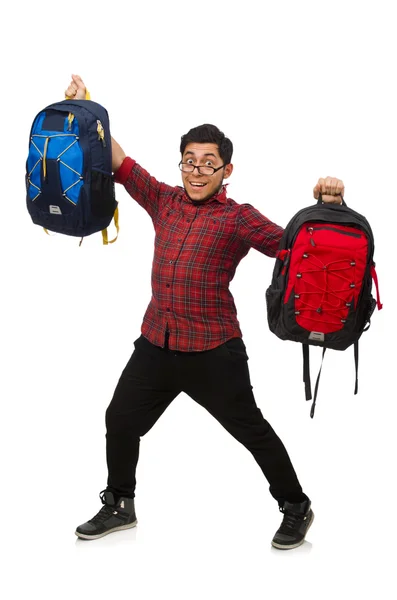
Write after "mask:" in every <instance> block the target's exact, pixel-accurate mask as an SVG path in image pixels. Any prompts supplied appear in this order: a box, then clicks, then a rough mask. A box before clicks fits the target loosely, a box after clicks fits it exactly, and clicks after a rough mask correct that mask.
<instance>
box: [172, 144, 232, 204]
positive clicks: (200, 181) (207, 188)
mask: <svg viewBox="0 0 397 600" xmlns="http://www.w3.org/2000/svg"><path fill="white" fill-rule="evenodd" d="M182 162H184V163H189V164H192V165H195V166H197V167H199V166H207V167H214V169H217V168H218V167H221V166H222V165H223V161H222V159H221V157H220V155H219V148H218V146H217V144H209V143H208V144H199V143H196V142H191V143H190V144H187V146H186V148H185V151H184V153H183V156H182ZM232 171H233V165H232V164H228V165H225V166H224V167H222V168H221V169H219V171H217V172H216V173H214V174H213V175H202V174H200V173H199V172H198V170H197V169H194V171H193V173H184V172H182V181H183V186H184V188H185V190H186V193H187V195H188V196H189V198H190V199H191V200H194V201H195V202H199V201H201V202H203V201H204V200H208V198H211V196H213V195H214V194H216V193H217V192H218V191H219V190H220V188H221V187H222V182H223V180H224V179H227V178H228V177H230V175H231V174H232Z"/></svg>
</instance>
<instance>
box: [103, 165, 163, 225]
mask: <svg viewBox="0 0 397 600" xmlns="http://www.w3.org/2000/svg"><path fill="white" fill-rule="evenodd" d="M114 181H115V182H116V183H121V184H122V185H124V187H125V189H126V190H127V192H128V193H129V194H130V196H131V197H132V198H133V199H134V200H136V201H137V202H138V204H140V205H141V206H142V207H143V208H144V209H145V210H146V211H147V212H148V213H149V215H150V216H151V217H152V219H153V218H154V217H155V216H156V214H157V212H158V211H159V209H160V208H161V206H162V205H163V203H164V200H165V199H166V198H168V197H169V196H170V195H171V194H173V193H174V192H175V188H173V187H171V186H169V185H167V184H165V183H160V182H159V181H157V179H155V178H154V177H152V176H151V175H149V173H148V172H147V171H145V169H143V168H142V167H141V166H140V165H138V163H137V162H136V161H135V160H133V159H132V158H130V157H129V156H127V157H126V158H125V159H124V161H123V163H122V165H121V166H120V168H119V169H118V170H117V171H116V172H115V174H114Z"/></svg>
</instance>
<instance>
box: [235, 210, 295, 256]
mask: <svg viewBox="0 0 397 600" xmlns="http://www.w3.org/2000/svg"><path fill="white" fill-rule="evenodd" d="M283 232H284V229H283V228H282V227H280V226H279V225H276V224H275V223H273V222H272V221H270V220H269V219H268V218H267V217H265V216H264V215H262V213H260V212H259V210H257V209H256V208H254V207H253V206H251V205H250V204H242V205H241V207H240V212H239V219H238V236H239V238H240V239H242V240H243V241H244V242H245V243H246V244H247V245H248V246H250V247H252V248H255V250H258V251H259V252H262V254H266V255H267V256H270V257H272V258H274V257H275V256H276V253H277V250H278V247H279V243H280V240H281V236H282V234H283Z"/></svg>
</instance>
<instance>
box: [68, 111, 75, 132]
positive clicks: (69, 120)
mask: <svg viewBox="0 0 397 600" xmlns="http://www.w3.org/2000/svg"><path fill="white" fill-rule="evenodd" d="M73 121H74V114H73V113H69V114H68V131H72V123H73Z"/></svg>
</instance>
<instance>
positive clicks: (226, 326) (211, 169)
mask: <svg viewBox="0 0 397 600" xmlns="http://www.w3.org/2000/svg"><path fill="white" fill-rule="evenodd" d="M66 95H67V96H69V97H73V98H77V99H83V98H85V85H84V83H83V81H82V80H81V78H80V77H78V76H75V75H74V76H72V82H71V83H70V85H69V87H68V89H67V90H66ZM180 150H181V162H180V164H179V167H180V170H181V173H182V182H183V188H182V187H171V186H169V185H166V184H164V183H159V182H158V181H157V180H156V179H154V178H153V177H151V176H150V175H149V174H148V173H147V172H146V171H145V170H144V169H142V167H140V166H139V165H138V164H137V163H136V162H135V161H134V160H132V159H131V158H129V157H127V156H126V154H125V153H124V151H123V150H122V148H121V147H120V146H119V144H117V142H115V141H114V140H112V154H113V156H112V169H113V172H114V176H115V181H116V182H118V183H121V184H123V185H124V186H125V189H126V190H127V192H128V193H129V194H130V195H131V196H132V197H133V198H134V199H135V200H136V201H137V202H138V203H139V204H140V205H141V206H142V207H143V208H144V209H145V210H146V211H147V212H148V213H149V215H150V216H151V218H152V220H153V224H154V227H155V231H156V239H155V254H154V260H153V270H152V292H153V295H152V299H151V301H150V304H149V306H148V309H147V311H146V314H145V316H144V320H143V324H142V335H141V336H140V337H139V338H138V339H137V340H136V342H135V351H134V353H133V354H132V356H131V358H130V360H129V362H128V363H127V365H126V367H125V369H124V371H123V373H122V375H121V377H120V380H119V382H118V385H117V387H116V390H115V392H114V396H113V399H112V401H111V403H110V405H109V407H108V409H107V412H106V427H107V433H106V439H107V448H106V451H107V465H108V481H107V487H106V489H105V490H103V492H101V496H100V497H101V500H102V503H103V504H104V506H103V507H102V508H101V510H100V511H99V512H98V514H97V515H95V517H93V518H92V519H90V520H89V521H87V522H86V523H84V524H83V525H80V526H79V527H77V530H76V535H77V536H79V537H80V538H83V539H96V538H99V537H102V536H104V535H107V534H109V533H111V532H114V531H118V530H120V529H128V528H130V527H134V526H135V525H136V523H137V520H136V516H135V508H134V497H135V484H136V480H135V472H136V466H137V461H138V455H139V442H140V438H141V436H143V435H145V433H147V432H148V431H149V430H150V429H151V427H152V426H153V425H154V423H155V422H156V421H157V419H158V418H159V417H160V416H161V414H162V413H163V412H164V411H165V409H166V408H167V406H169V404H170V403H171V402H172V400H173V399H174V398H175V397H176V396H177V395H178V394H179V393H181V392H185V393H186V394H188V395H189V396H190V397H191V398H193V399H194V400H195V401H196V402H198V403H199V404H200V405H201V406H203V407H204V408H206V409H207V411H208V412H209V413H210V414H212V415H213V416H214V417H215V418H216V419H217V420H218V421H219V422H220V423H221V424H222V425H223V426H224V427H225V428H226V430H227V431H228V432H229V433H230V434H231V435H233V437H235V439H237V440H238V441H239V442H240V443H242V444H243V445H244V446H245V447H246V448H247V449H248V450H249V451H250V452H251V453H252V455H253V457H254V458H255V460H256V461H257V463H258V465H259V466H260V468H261V469H262V472H263V474H264V475H265V477H266V478H267V480H268V482H269V484H270V493H271V494H272V496H273V497H274V498H275V499H276V500H277V502H278V505H279V508H280V510H281V512H283V513H284V518H283V522H282V524H281V527H280V528H279V530H278V531H277V532H276V534H275V536H274V538H273V540H272V545H273V546H274V547H276V548H281V549H290V548H295V547H297V546H299V545H300V544H302V543H303V541H304V538H305V535H306V533H307V531H308V529H309V527H310V525H311V524H312V522H313V518H314V515H313V511H312V510H311V502H310V499H309V498H308V496H307V495H306V494H304V493H303V491H302V487H301V485H300V483H299V481H298V479H297V476H296V473H295V471H294V468H293V466H292V464H291V461H290V458H289V456H288V454H287V451H286V449H285V447H284V445H283V444H282V442H281V440H280V439H279V438H278V436H277V435H276V433H275V432H274V430H273V429H272V427H271V426H270V424H269V423H268V422H267V421H266V420H265V419H264V418H263V416H262V413H261V411H260V410H259V408H258V407H257V405H256V403H255V399H254V396H253V393H252V386H251V382H250V377H249V370H248V365H247V354H246V350H245V345H244V343H243V341H242V339H241V338H242V334H241V331H240V327H239V323H238V320H237V312H236V307H235V305H234V301H233V297H232V295H231V293H230V291H229V283H230V281H231V280H232V278H233V276H234V273H235V270H236V267H237V265H238V264H239V262H240V260H241V259H242V258H243V257H244V256H245V255H246V254H247V253H248V251H249V250H250V248H251V247H253V248H255V249H256V250H258V251H259V252H262V253H263V254H266V255H268V256H271V257H275V255H276V252H277V249H278V244H279V241H280V238H281V235H282V232H283V230H282V228H281V227H279V226H278V225H276V224H275V223H272V222H271V221H270V220H269V219H267V218H266V217H264V216H263V215H262V214H261V213H260V212H259V211H257V210H256V209H255V208H253V207H252V206H251V205H249V204H242V205H240V204H237V203H236V202H235V201H234V200H231V199H230V198H228V197H227V194H226V188H225V186H224V185H223V181H224V180H225V179H228V178H229V177H230V175H231V174H232V171H233V165H232V163H231V158H232V152H233V146H232V143H231V141H230V140H229V139H228V138H226V137H225V135H224V134H223V133H222V132H221V131H219V129H218V128H217V127H215V126H213V125H201V126H199V127H196V128H194V129H191V130H190V131H189V132H188V133H187V134H186V135H184V136H182V140H181V148H180ZM343 191H344V186H343V183H342V181H339V180H337V179H333V178H327V179H325V180H324V179H320V180H319V182H318V183H317V185H316V186H315V188H314V197H315V198H317V197H318V196H319V193H320V192H321V193H322V196H323V201H325V202H340V194H342V193H343Z"/></svg>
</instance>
